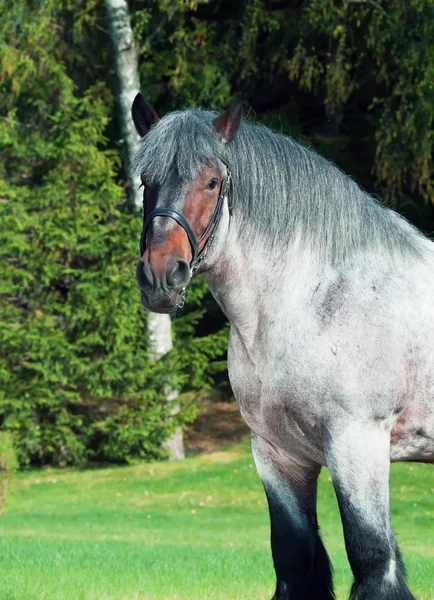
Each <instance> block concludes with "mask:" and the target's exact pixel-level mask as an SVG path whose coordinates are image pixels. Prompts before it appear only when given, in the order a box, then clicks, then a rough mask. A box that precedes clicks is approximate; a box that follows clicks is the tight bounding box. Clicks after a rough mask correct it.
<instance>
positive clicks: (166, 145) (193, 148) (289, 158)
mask: <svg viewBox="0 0 434 600" xmlns="http://www.w3.org/2000/svg"><path fill="white" fill-rule="evenodd" d="M216 116H217V113H213V112H209V111H202V110H189V111H185V112H173V113H169V114H168V115H166V116H165V117H164V118H163V119H161V120H160V121H159V122H158V123H157V125H155V126H154V127H153V128H152V129H151V131H150V132H149V133H148V134H147V135H146V136H145V137H144V138H143V139H142V141H141V142H140V145H139V147H138V149H137V152H136V154H135V156H134V157H133V158H132V165H131V166H132V169H133V172H134V173H136V174H140V175H142V177H145V178H146V180H147V181H155V182H159V183H162V182H164V180H165V179H166V178H167V177H168V175H169V173H171V172H173V171H174V170H175V171H176V173H177V175H178V176H179V177H180V178H181V179H182V180H184V181H187V182H188V181H191V180H192V179H194V177H195V176H196V175H197V174H198V172H199V170H200V168H201V166H202V165H203V164H209V165H213V164H214V165H215V164H216V163H217V160H221V161H222V162H224V163H225V164H226V165H228V167H229V169H230V171H231V174H232V182H233V184H232V194H233V207H234V216H235V217H236V218H237V220H238V222H239V223H240V235H241V236H243V237H245V239H246V241H247V240H248V241H249V243H252V242H253V243H255V241H257V242H261V243H262V244H265V245H267V246H270V247H273V248H277V249H279V248H282V249H283V248H285V247H287V246H288V244H289V242H290V241H292V240H294V239H295V238H296V237H297V239H298V240H300V241H301V243H302V244H303V245H305V246H306V247H307V248H309V249H310V250H311V251H313V252H315V253H316V254H317V255H318V256H319V257H320V258H322V259H324V260H327V261H332V262H337V261H340V260H342V259H344V258H346V257H348V256H351V255H352V254H354V252H357V251H360V250H363V249H371V250H377V251H381V252H387V253H390V254H391V255H396V254H399V255H401V256H402V255H403V254H404V255H413V256H414V255H420V253H421V248H422V244H423V240H424V239H425V238H424V237H423V236H422V235H421V234H420V233H419V232H418V231H417V230H416V229H415V228H414V227H412V226H411V225H410V224H409V223H408V222H407V221H406V220H405V219H404V218H403V217H401V216H400V215H398V214H397V213H395V212H393V211H392V210H389V209H388V208H386V207H384V206H383V205H382V204H381V203H379V202H378V201H377V200H376V199H375V198H373V197H372V196H370V195H369V194H367V193H366V192H364V191H363V190H362V189H361V188H360V187H359V186H358V185H357V184H356V183H355V182H354V181H353V180H352V179H351V178H350V177H349V176H348V175H345V174H344V173H343V172H342V171H340V170H339V169H338V168H337V167H336V166H335V165H333V164H332V163H330V162H329V161H327V160H326V159H324V158H322V157H321V156H319V155H318V154H316V153H315V152H314V151H312V150H310V149H308V148H306V147H304V146H302V145H301V144H299V143H297V142H295V141H293V140H292V139H291V138H289V137H286V136H283V135H280V134H277V133H275V132H273V131H272V130H270V129H268V128H266V127H264V126H261V125H252V124H249V123H246V122H243V123H242V124H241V126H240V129H239V131H238V133H237V135H236V136H235V139H234V140H233V141H232V142H230V143H229V144H227V145H223V144H221V142H220V141H219V139H218V137H217V135H216V134H215V133H214V131H213V130H212V121H213V120H214V119H215V117H216Z"/></svg>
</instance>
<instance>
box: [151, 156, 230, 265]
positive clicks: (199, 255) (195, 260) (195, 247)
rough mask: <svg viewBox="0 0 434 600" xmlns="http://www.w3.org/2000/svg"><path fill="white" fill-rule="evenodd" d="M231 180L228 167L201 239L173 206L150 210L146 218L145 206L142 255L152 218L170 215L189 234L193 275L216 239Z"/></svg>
mask: <svg viewBox="0 0 434 600" xmlns="http://www.w3.org/2000/svg"><path fill="white" fill-rule="evenodd" d="M230 181H231V174H230V171H229V169H227V168H226V175H225V176H224V177H223V179H222V183H221V185H220V192H219V197H218V200H217V204H216V207H215V209H214V212H213V214H212V217H211V219H210V222H209V223H208V226H207V228H206V229H205V231H204V232H203V234H202V235H201V236H200V238H199V239H196V236H195V235H194V232H193V230H192V228H191V227H190V225H189V224H188V221H187V219H186V218H185V217H184V215H183V214H181V213H180V212H178V211H177V210H173V209H171V208H156V209H155V210H153V211H152V212H150V213H149V215H148V216H147V218H146V219H145V206H143V229H142V235H141V238H140V253H141V256H143V254H144V252H145V248H146V246H145V240H146V231H147V230H148V227H149V225H150V224H151V221H152V219H154V218H155V217H169V218H170V219H173V220H174V221H176V222H177V223H178V225H180V226H181V227H182V228H183V230H184V231H185V233H186V234H187V237H188V241H189V242H190V246H191V250H192V253H193V256H192V259H191V262H190V271H191V274H192V275H193V273H195V272H196V271H197V270H198V269H199V266H200V263H201V262H202V260H203V259H204V258H205V256H206V255H207V253H208V250H209V248H210V246H211V244H212V243H213V241H214V237H215V233H216V230H217V227H218V224H219V222H220V218H221V215H222V208H223V202H224V200H225V198H228V194H229V185H230ZM229 212H230V213H231V212H232V207H231V206H230V205H229ZM213 225H214V229H213V231H212V233H211V235H210V236H209V237H208V239H207V240H206V242H205V245H204V247H203V248H202V250H201V251H200V252H199V248H200V245H201V243H202V242H203V241H204V240H205V239H206V236H207V235H208V234H209V232H210V230H211V228H212V226H213Z"/></svg>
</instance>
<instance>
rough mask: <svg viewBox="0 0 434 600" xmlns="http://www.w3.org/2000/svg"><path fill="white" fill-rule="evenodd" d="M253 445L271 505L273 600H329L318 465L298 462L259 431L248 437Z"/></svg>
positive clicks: (331, 597)
mask: <svg viewBox="0 0 434 600" xmlns="http://www.w3.org/2000/svg"><path fill="white" fill-rule="evenodd" d="M252 449H253V456H254V459H255V463H256V467H257V470H258V473H259V476H260V477H261V480H262V483H263V485H264V489H265V493H266V496H267V499H268V506H269V510H270V521H271V549H272V554H273V561H274V568H275V571H276V577H277V585H276V592H275V594H274V597H273V600H333V598H334V594H333V584H332V574H331V566H330V562H329V558H328V556H327V552H326V551H325V548H324V546H323V544H322V541H321V538H320V537H319V534H318V523H317V518H316V486H317V478H318V474H319V471H320V466H319V465H316V464H309V465H306V464H303V465H301V464H300V463H297V462H296V461H293V460H292V459H290V458H288V457H287V456H284V455H281V454H280V453H279V451H278V450H277V449H276V448H274V446H271V445H270V444H268V442H266V441H265V440H264V439H262V438H260V437H258V436H252Z"/></svg>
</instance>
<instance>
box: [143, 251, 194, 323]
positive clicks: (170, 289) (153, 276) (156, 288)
mask: <svg viewBox="0 0 434 600" xmlns="http://www.w3.org/2000/svg"><path fill="white" fill-rule="evenodd" d="M163 267H164V268H158V269H156V268H153V267H152V266H151V265H150V263H149V262H148V261H147V260H145V256H143V257H142V258H141V259H140V261H139V262H138V264H137V269H136V276H137V283H138V285H139V288H140V291H141V294H140V299H141V303H142V305H143V306H144V307H145V308H146V309H148V310H150V311H152V312H157V313H171V312H173V311H175V310H176V309H177V308H178V306H179V304H180V302H181V299H183V295H184V289H185V287H186V286H187V285H188V283H189V282H190V278H191V273H190V267H189V264H188V262H187V261H185V260H183V259H181V258H179V257H176V258H172V259H170V260H169V261H167V262H166V264H165V265H164V266H163Z"/></svg>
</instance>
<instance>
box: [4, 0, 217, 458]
mask: <svg viewBox="0 0 434 600" xmlns="http://www.w3.org/2000/svg"><path fill="white" fill-rule="evenodd" d="M55 8H56V3H55V2H51V3H45V4H44V5H41V6H40V5H39V3H34V4H33V3H28V2H23V3H22V5H21V6H17V4H16V3H14V4H12V3H11V4H10V6H9V11H6V12H5V13H3V16H2V17H1V22H0V27H1V31H2V34H3V35H2V39H3V43H2V46H1V49H0V52H1V55H0V60H1V64H2V69H1V70H2V73H4V76H3V78H2V80H1V83H0V85H1V88H0V95H1V96H2V98H3V100H4V103H3V108H2V112H1V118H0V137H1V139H2V150H1V152H2V161H1V182H0V194H1V202H0V211H1V217H0V218H1V223H2V227H1V234H0V235H1V238H0V248H1V249H0V252H1V269H2V281H1V284H0V285H1V287H0V298H1V314H2V320H1V326H0V347H1V356H0V377H1V392H0V417H1V421H2V428H3V429H4V430H5V431H9V432H11V433H12V434H13V436H14V440H15V444H16V447H17V451H18V458H19V461H20V464H21V465H26V464H29V463H31V462H33V463H56V464H68V463H75V464H77V463H81V462H83V461H84V460H87V459H92V460H110V461H125V460H130V459H133V458H157V457H158V456H160V455H161V442H162V441H163V440H165V439H166V438H167V436H168V434H169V433H170V432H171V431H173V430H174V429H175V427H176V426H177V425H178V423H179V421H181V422H182V421H184V420H186V419H189V418H191V416H192V414H193V412H194V411H193V410H192V408H191V407H190V408H189V409H188V408H186V409H185V410H181V412H180V415H179V416H177V417H176V418H175V417H174V416H172V415H171V407H170V406H168V405H167V402H166V401H165V400H164V393H163V391H164V386H166V385H168V383H170V385H171V386H172V387H174V388H178V389H182V388H183V387H185V388H188V389H191V388H193V389H194V388H198V387H199V388H203V387H204V385H206V373H207V371H208V360H209V359H210V358H212V357H213V356H214V355H219V354H221V352H222V348H223V344H221V343H220V344H218V343H216V340H212V341H210V340H207V339H206V338H205V339H204V340H202V343H201V344H200V346H201V348H200V350H199V351H198V344H197V343H195V341H194V340H192V339H191V337H192V334H191V332H192V327H193V325H194V322H195V319H197V318H198V316H197V315H195V313H194V312H193V313H192V315H190V316H189V317H188V319H187V320H186V322H185V323H184V324H183V325H182V320H181V325H180V327H178V330H179V332H180V337H183V339H184V340H185V344H184V343H183V342H182V340H181V339H180V340H178V341H177V347H176V349H175V351H174V352H173V353H172V355H171V356H168V357H166V358H165V359H164V360H161V361H158V362H157V363H152V362H151V361H150V360H149V355H148V349H147V340H146V336H145V333H144V332H145V319H146V313H145V311H144V310H143V309H142V307H141V305H140V303H139V300H138V290H137V286H136V283H135V262H136V260H137V252H138V250H137V244H138V234H139V231H140V223H141V220H140V219H141V217H140V215H138V214H133V213H131V212H128V211H126V210H122V209H123V206H122V204H123V203H124V201H125V197H124V196H125V194H124V190H123V188H122V186H121V185H120V184H119V182H117V180H116V178H117V171H118V169H119V156H118V152H117V150H114V149H111V148H110V147H109V144H108V140H107V138H106V136H105V130H106V127H107V124H108V122H109V119H110V118H111V115H112V113H113V108H114V107H113V104H114V103H113V98H112V95H111V93H110V91H109V90H108V88H107V85H106V84H105V82H104V81H97V82H95V83H94V84H93V85H90V86H89V87H87V88H86V89H84V90H80V89H79V87H78V86H77V85H76V83H75V81H74V79H73V75H74V74H77V71H76V70H75V69H76V64H80V61H78V63H77V62H76V61H77V58H79V57H77V55H75V56H73V60H72V61H69V54H68V50H69V49H68V46H67V45H66V44H63V45H62V44H61V42H62V41H63V39H64V38H67V37H68V31H67V30H65V29H64V30H63V31H62V24H63V23H65V20H66V21H67V20H68V19H70V17H71V15H70V14H67V13H66V14H63V15H60V14H59V13H58V12H57V11H56V10H55ZM11 14H15V25H14V26H11ZM59 30H60V33H59ZM201 293H202V292H200V293H199V296H200V295H201ZM196 295H197V294H196ZM193 299H194V298H193ZM198 314H200V313H198ZM220 337H221V336H220ZM192 367H193V368H192ZM168 373H176V374H177V376H176V379H174V380H171V381H170V382H169V380H168V375H167V374H168Z"/></svg>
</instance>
